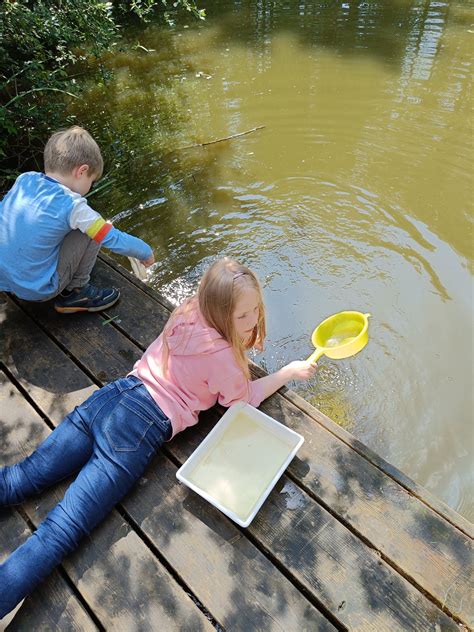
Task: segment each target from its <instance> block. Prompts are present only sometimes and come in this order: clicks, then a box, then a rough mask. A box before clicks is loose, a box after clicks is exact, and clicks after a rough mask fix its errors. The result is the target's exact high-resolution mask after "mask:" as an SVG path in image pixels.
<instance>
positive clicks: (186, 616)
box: [0, 363, 214, 631]
mask: <svg viewBox="0 0 474 632" xmlns="http://www.w3.org/2000/svg"><path fill="white" fill-rule="evenodd" d="M46 366H47V363H46ZM0 394H1V398H2V400H3V401H4V402H5V400H8V406H4V407H2V410H3V409H5V410H7V411H8V413H7V415H8V417H7V418H5V417H4V416H3V413H2V429H3V430H4V431H5V435H6V437H7V441H6V444H7V457H8V460H9V461H11V460H12V459H13V460H17V459H18V458H20V457H21V456H23V455H24V454H25V453H26V454H28V453H29V452H31V451H32V450H33V449H34V446H35V445H36V444H37V443H38V442H39V441H40V440H42V439H44V438H45V437H46V436H47V434H48V433H49V432H50V431H49V429H48V428H47V426H46V424H45V423H44V421H43V420H42V419H41V418H40V417H39V415H38V414H37V413H36V411H35V410H34V409H33V408H32V407H31V406H30V405H29V404H28V403H27V402H26V401H25V400H24V399H23V398H22V397H21V394H20V393H19V391H17V389H16V388H15V387H14V386H13V385H11V383H7V382H6V381H4V382H3V383H2V384H0ZM2 459H3V457H2ZM2 464H3V463H2ZM64 489H65V487H64V486H60V487H56V488H55V489H53V490H52V491H49V492H47V493H44V494H42V495H41V496H40V497H39V498H35V499H32V500H31V501H28V502H26V503H25V504H24V505H23V509H24V511H25V513H26V515H27V516H28V518H29V519H30V520H31V521H32V523H33V524H34V525H35V526H37V525H38V524H39V523H40V522H41V521H42V520H43V519H44V518H45V517H46V515H47V513H48V512H49V511H50V509H52V508H53V507H54V506H55V505H56V503H57V502H58V501H59V500H60V499H61V498H62V495H63V492H64ZM62 566H63V568H64V569H65V570H66V571H67V573H68V575H69V577H70V578H71V580H72V582H73V584H74V585H75V586H76V587H77V589H78V591H79V592H80V594H81V595H82V597H83V598H84V600H85V601H86V602H87V604H88V605H89V607H90V608H91V609H92V610H93V611H94V613H95V614H96V616H97V618H98V619H99V620H100V622H101V623H102V624H103V625H104V626H105V627H106V628H108V629H131V628H133V627H134V626H137V627H140V626H145V627H146V626H151V625H159V626H160V628H161V629H166V630H193V631H194V630H214V626H213V625H212V624H211V623H210V622H209V620H208V619H207V618H206V616H204V614H203V613H202V612H201V611H200V610H199V609H198V608H197V607H196V606H195V604H194V603H193V601H192V600H191V599H190V598H189V596H188V595H187V594H186V593H185V592H184V591H183V590H182V588H181V587H180V586H179V585H178V584H177V583H176V581H175V580H174V578H173V577H172V576H171V575H170V574H169V573H168V571H167V570H166V569H165V568H164V567H163V566H162V564H161V563H160V562H159V561H158V560H157V559H156V557H155V555H154V554H153V553H152V551H151V550H150V549H149V548H148V547H147V546H146V544H145V543H144V542H143V540H142V539H141V538H140V537H139V536H138V535H137V533H136V532H135V531H133V530H132V529H131V527H130V525H129V524H128V523H127V522H126V521H125V520H123V518H122V517H121V516H120V515H119V513H118V512H117V511H115V510H114V511H113V512H112V513H111V514H110V515H109V517H108V518H107V519H106V520H105V521H104V522H103V523H102V524H101V525H100V526H99V527H98V528H97V529H96V530H95V531H94V535H93V537H91V538H88V539H87V540H85V541H84V542H83V543H82V544H81V545H80V547H79V549H78V551H77V552H75V553H73V554H72V555H70V556H68V557H67V558H66V559H65V560H64V562H63V564H62ZM40 590H42V591H43V599H44V596H45V595H44V588H43V587H40ZM53 594H54V593H53ZM35 595H36V591H35Z"/></svg>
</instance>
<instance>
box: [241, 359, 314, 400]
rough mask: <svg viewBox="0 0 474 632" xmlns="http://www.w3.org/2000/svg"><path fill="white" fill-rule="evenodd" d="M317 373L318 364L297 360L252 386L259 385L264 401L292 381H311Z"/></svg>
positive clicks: (256, 381) (260, 379)
mask: <svg viewBox="0 0 474 632" xmlns="http://www.w3.org/2000/svg"><path fill="white" fill-rule="evenodd" d="M315 373H316V364H311V363H310V362H308V361H307V360H295V361H294V362H290V364H287V365H286V366H284V367H282V368H281V369H279V370H278V371H275V373H270V375H265V377H261V378H259V379H258V380H255V381H254V382H252V384H255V385H258V386H259V387H260V389H261V392H262V393H263V397H262V400H263V399H266V398H267V397H270V395H273V393H275V392H276V391H277V390H278V389H279V388H281V387H282V386H285V384H287V383H288V382H290V380H303V381H304V380H309V379H310V378H312V377H313V375H314V374H315Z"/></svg>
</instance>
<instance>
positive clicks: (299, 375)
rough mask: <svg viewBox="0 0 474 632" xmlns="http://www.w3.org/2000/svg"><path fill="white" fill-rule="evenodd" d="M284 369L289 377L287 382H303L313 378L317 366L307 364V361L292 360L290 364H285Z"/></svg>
mask: <svg viewBox="0 0 474 632" xmlns="http://www.w3.org/2000/svg"><path fill="white" fill-rule="evenodd" d="M285 369H286V370H287V371H288V373H289V375H290V377H289V378H288V379H289V380H299V381H304V380H309V379H311V378H312V377H314V374H315V373H316V369H317V365H316V364H313V363H311V362H308V360H294V361H293V362H290V364H287V365H286V367H285Z"/></svg>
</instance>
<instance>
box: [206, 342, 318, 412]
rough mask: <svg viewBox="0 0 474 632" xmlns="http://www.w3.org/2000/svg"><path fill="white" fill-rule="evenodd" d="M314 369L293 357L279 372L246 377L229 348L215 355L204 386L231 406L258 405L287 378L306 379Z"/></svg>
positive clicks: (287, 379) (221, 402) (312, 373)
mask: <svg viewBox="0 0 474 632" xmlns="http://www.w3.org/2000/svg"><path fill="white" fill-rule="evenodd" d="M315 372H316V365H315V364H311V363H309V362H308V361H307V360H296V361H294V362H290V364H287V365H286V366H284V367H282V368H281V369H280V370H279V371H276V372H275V373H272V374H270V375H266V376H265V377H261V378H259V379H258V380H253V381H252V380H247V378H246V377H245V376H244V374H243V372H242V369H241V368H240V367H239V366H238V365H237V363H236V361H235V357H234V354H233V352H232V350H231V349H229V348H227V349H223V350H222V351H221V352H220V353H218V354H215V357H214V359H213V361H212V364H211V367H210V372H209V375H208V380H207V385H208V388H209V391H210V392H211V393H215V394H216V395H217V396H218V401H219V404H222V406H226V407H228V406H231V405H232V404H235V403H236V402H238V401H244V402H248V403H249V404H251V405H252V406H256V407H258V406H260V404H261V402H262V401H263V400H264V399H266V398H267V397H270V395H272V394H273V393H274V392H275V391H277V390H278V389H279V388H281V387H282V386H284V385H285V384H286V383H287V382H289V381H290V380H308V379H309V378H310V377H312V376H313V375H314V373H315Z"/></svg>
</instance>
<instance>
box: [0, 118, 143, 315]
mask: <svg viewBox="0 0 474 632" xmlns="http://www.w3.org/2000/svg"><path fill="white" fill-rule="evenodd" d="M44 167H45V173H37V172H33V171H31V172H28V173H23V174H22V175H21V176H19V177H18V178H17V180H16V181H15V184H14V185H13V187H12V188H11V189H10V191H9V192H8V193H7V195H6V196H5V198H4V199H3V201H2V202H1V203H0V291H1V290H3V291H7V292H11V293H13V294H15V295H16V296H18V297H19V298H22V299H25V300H28V301H46V300H49V299H52V298H56V300H55V304H54V307H55V309H56V311H58V312H60V313H63V314H70V313H74V312H97V311H100V310H103V309H106V308H108V307H110V306H111V305H113V304H114V303H115V302H116V301H117V300H118V299H119V297H120V292H119V290H117V289H116V288H98V287H95V286H93V285H91V284H90V283H89V278H90V272H91V270H92V268H93V266H94V263H95V261H96V258H97V254H98V252H99V249H100V247H101V246H105V247H106V248H109V249H110V250H112V251H113V252H117V253H119V254H122V255H127V256H130V257H135V258H137V259H139V260H140V261H142V262H143V264H144V265H145V266H150V265H151V264H152V263H153V262H154V257H153V251H152V249H151V248H150V246H149V245H148V244H146V243H145V242H144V241H142V240H141V239H138V238H137V237H133V236H132V235H129V234H127V233H124V232H122V231H120V230H118V229H117V228H114V227H113V226H112V224H111V223H110V222H107V221H105V220H104V219H103V218H102V217H101V215H99V213H97V212H96V211H94V210H93V209H92V208H91V207H90V206H89V205H88V203H87V201H86V199H85V198H84V197H83V196H85V195H86V194H87V193H88V192H89V191H90V188H91V186H92V184H93V183H94V182H95V181H96V180H97V179H99V178H100V177H101V175H102V171H103V161H102V156H101V154H100V150H99V147H98V145H97V143H96V142H95V141H94V139H93V138H92V137H91V136H90V134H88V132H86V130H84V129H82V128H81V127H77V126H74V127H71V128H69V129H66V130H63V131H59V132H56V133H55V134H53V135H52V136H51V138H50V139H49V141H48V143H47V144H46V147H45V150H44Z"/></svg>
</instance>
